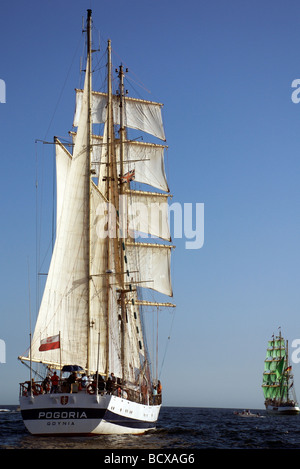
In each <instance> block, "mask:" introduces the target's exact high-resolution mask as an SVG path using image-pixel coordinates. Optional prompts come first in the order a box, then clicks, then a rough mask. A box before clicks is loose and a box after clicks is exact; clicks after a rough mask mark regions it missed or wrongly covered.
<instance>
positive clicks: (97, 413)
mask: <svg viewBox="0 0 300 469" xmlns="http://www.w3.org/2000/svg"><path fill="white" fill-rule="evenodd" d="M21 413H22V418H23V420H24V422H26V420H38V421H47V422H55V421H58V420H68V421H85V420H90V419H93V420H99V421H100V420H102V419H104V420H105V421H106V422H109V423H112V424H115V425H120V426H122V427H129V428H140V429H143V430H144V429H148V428H154V427H155V424H156V422H147V421H145V420H136V419H132V418H130V417H125V416H122V415H118V414H115V413H114V412H111V411H109V410H106V409H93V408H92V409H86V408H84V409H83V408H69V409H68V410H64V411H63V410H58V409H57V408H50V409H49V408H47V409H27V410H25V409H23V410H22V411H21ZM99 423H100V422H99Z"/></svg>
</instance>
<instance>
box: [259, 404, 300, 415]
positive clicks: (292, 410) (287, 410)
mask: <svg viewBox="0 0 300 469" xmlns="http://www.w3.org/2000/svg"><path fill="white" fill-rule="evenodd" d="M266 411H267V412H270V413H273V414H277V415H278V414H280V415H296V414H299V413H300V408H299V407H298V406H297V405H295V406H273V405H267V406H266Z"/></svg>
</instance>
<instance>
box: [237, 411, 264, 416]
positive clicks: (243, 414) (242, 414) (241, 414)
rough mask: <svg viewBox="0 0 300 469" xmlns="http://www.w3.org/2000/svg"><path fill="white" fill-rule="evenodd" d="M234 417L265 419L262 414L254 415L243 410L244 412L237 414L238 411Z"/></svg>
mask: <svg viewBox="0 0 300 469" xmlns="http://www.w3.org/2000/svg"><path fill="white" fill-rule="evenodd" d="M234 415H238V416H239V417H250V418H251V417H252V418H264V416H263V415H261V414H260V413H256V414H254V413H253V412H251V411H250V410H243V411H242V412H237V411H236V412H234Z"/></svg>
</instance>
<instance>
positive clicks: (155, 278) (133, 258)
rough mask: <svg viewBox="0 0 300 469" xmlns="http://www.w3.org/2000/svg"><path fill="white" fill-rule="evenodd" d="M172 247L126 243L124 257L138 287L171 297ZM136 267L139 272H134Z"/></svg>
mask: <svg viewBox="0 0 300 469" xmlns="http://www.w3.org/2000/svg"><path fill="white" fill-rule="evenodd" d="M171 248H172V246H168V245H161V244H149V243H127V244H126V257H127V260H128V269H129V273H130V277H131V278H132V281H133V282H136V283H137V284H138V285H139V286H140V287H143V288H150V289H152V290H156V291H158V292H160V293H163V294H164V295H168V296H173V291H172V284H171V256H170V251H171ZM137 265H138V268H139V271H138V272H136V266H137Z"/></svg>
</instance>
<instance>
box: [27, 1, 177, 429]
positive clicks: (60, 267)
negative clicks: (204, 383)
mask: <svg viewBox="0 0 300 469" xmlns="http://www.w3.org/2000/svg"><path fill="white" fill-rule="evenodd" d="M91 31H92V14H91V10H88V11H87V27H86V33H87V63H86V73H85V82H84V88H83V90H76V111H75V116H74V123H73V126H74V127H75V128H76V131H75V132H71V136H72V145H71V146H70V147H68V148H72V151H69V150H68V149H67V147H66V146H65V145H63V144H62V143H61V141H60V140H59V139H58V138H55V140H54V144H55V148H56V165H57V222H56V226H57V229H56V241H55V246H54V250H53V255H52V258H51V263H50V268H49V272H48V276H47V281H46V284H45V289H44V293H43V298H42V301H41V305H40V309H39V314H38V317H37V321H36V325H35V330H34V333H33V335H32V337H31V334H30V338H31V340H30V347H29V351H28V353H27V354H23V355H20V356H19V359H20V360H21V361H22V362H23V363H25V364H26V363H27V364H28V363H29V367H30V377H29V380H28V382H26V383H21V385H20V409H21V413H22V417H23V420H24V423H25V426H26V427H27V429H28V430H29V432H30V433H32V434H34V435H58V434H63V435H74V434H75V435H79V434H80V435H90V434H123V433H135V434H137V433H144V432H145V431H147V430H149V429H153V428H155V426H156V422H157V419H158V416H159V412H160V408H161V399H162V398H161V389H160V382H159V381H158V377H157V375H156V376H154V377H153V376H152V375H153V374H154V373H153V370H152V364H151V363H150V359H149V355H148V350H147V342H146V337H145V334H144V327H143V326H144V324H143V310H144V309H145V308H146V309H147V308H152V309H155V310H156V309H157V308H160V307H162V308H164V307H171V308H172V307H174V306H175V305H173V304H172V303H169V302H159V301H152V300H151V301H146V300H145V299H141V296H140V293H141V291H144V292H145V291H149V290H147V289H151V290H154V292H159V294H163V295H167V296H169V297H171V296H172V295H173V293H172V285H171V279H170V255H171V250H172V248H173V247H174V246H171V245H170V241H171V238H170V231H169V225H168V196H169V188H168V184H167V180H166V176H165V171H164V150H165V144H157V143H152V142H148V143H146V142H145V141H144V140H143V141H142V142H140V141H137V140H130V139H128V137H127V128H134V129H138V130H139V131H140V132H142V133H144V132H146V133H147V134H149V135H152V136H154V137H156V138H159V139H160V140H162V141H165V135H164V129H163V124H162V116H161V106H162V105H161V104H159V103H154V102H150V101H144V100H141V99H134V98H130V97H127V96H125V94H126V93H125V90H124V75H125V71H124V70H123V66H122V65H121V66H120V67H119V69H118V78H119V89H118V92H117V93H115V94H114V93H113V90H112V60H111V43H110V41H108V45H107V76H108V85H107V89H106V92H103V93H102V92H94V91H92V35H91ZM99 124H101V125H99ZM100 127H101V129H102V130H103V135H96V134H95V131H94V129H95V128H100ZM135 182H138V183H140V184H141V185H142V187H144V186H143V184H148V185H151V186H152V187H153V188H154V189H153V190H154V191H155V192H146V191H144V190H136V189H135V185H134V184H135ZM141 207H142V208H143V210H141ZM150 214H151V216H150ZM139 233H148V234H149V235H150V238H148V239H147V241H149V242H147V243H145V242H139ZM153 237H155V242H154V240H153ZM35 365H38V366H39V370H40V367H41V366H42V367H44V374H43V375H41V371H38V372H39V373H40V375H37V374H35V370H34V366H35ZM47 375H50V376H49V377H50V378H51V379H53V383H52V384H53V386H51V388H49V383H48V382H46V381H43V380H44V379H45V378H46V376H47ZM113 375H114V376H113ZM55 376H56V379H57V381H58V382H56V383H55V382H54V378H55ZM114 377H116V381H114ZM37 378H38V379H37ZM86 379H87V381H86Z"/></svg>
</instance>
